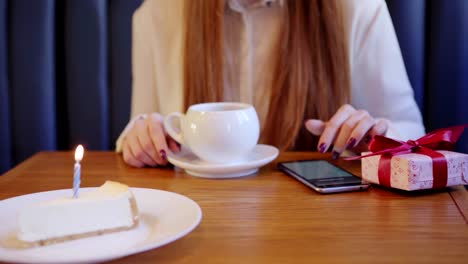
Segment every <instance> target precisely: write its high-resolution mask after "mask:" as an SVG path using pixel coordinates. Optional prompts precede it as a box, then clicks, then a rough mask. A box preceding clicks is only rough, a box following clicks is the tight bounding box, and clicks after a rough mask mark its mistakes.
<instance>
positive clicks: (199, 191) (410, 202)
mask: <svg viewBox="0 0 468 264" xmlns="http://www.w3.org/2000/svg"><path fill="white" fill-rule="evenodd" d="M329 158H330V156H329V155H324V154H318V153H312V152H310V153H301V152H296V153H282V154H281V155H280V157H279V158H278V159H277V160H276V161H275V162H273V163H271V164H270V165H268V166H266V167H264V168H262V169H261V170H260V171H259V173H257V174H256V175H252V176H248V177H242V178H236V179H222V180H220V179H202V178H196V177H192V176H189V175H187V174H185V173H184V172H183V171H181V170H178V169H174V168H170V167H167V168H144V169H135V168H130V167H128V166H127V165H125V163H124V162H123V160H122V158H121V156H120V155H118V154H115V153H112V152H91V151H87V152H86V153H85V157H84V160H83V162H82V185H81V186H82V187H94V186H99V185H101V184H102V183H103V182H104V181H105V180H115V181H119V182H122V183H126V184H128V185H130V186H132V187H144V188H155V189H161V190H167V191H171V192H176V193H180V194H182V195H186V196H188V197H189V198H191V199H193V200H194V201H196V202H197V203H198V204H199V205H200V207H201V208H202V211H203V219H202V222H201V224H200V225H199V226H198V227H197V228H196V229H195V230H194V231H192V232H191V233H190V234H188V235H187V236H185V237H183V238H181V239H179V240H177V241H175V242H173V243H170V244H168V245H166V246H163V247H161V248H157V249H154V250H151V251H148V252H145V253H141V254H137V255H133V256H129V257H126V258H122V259H119V260H116V261H114V262H113V263H467V261H468V225H467V222H466V212H467V209H468V208H467V206H468V194H467V191H466V190H465V189H464V188H451V189H450V188H449V189H447V190H444V191H419V192H405V191H397V190H392V189H386V188H382V187H379V186H372V187H371V188H370V189H369V190H368V191H364V192H353V193H340V194H328V195H323V194H318V193H316V192H314V191H313V190H311V189H309V188H308V187H306V186H304V185H303V184H301V183H300V182H298V181H296V180H295V179H293V178H291V177H289V176H287V175H285V174H283V173H282V172H280V171H278V170H277V169H276V162H278V161H287V160H305V159H329ZM336 164H338V165H339V166H341V167H344V168H346V169H349V170H351V171H352V172H354V173H356V174H358V175H360V162H359V161H353V162H350V161H343V160H340V161H338V162H336ZM72 176H73V153H72V152H42V153H38V154H36V155H35V156H33V157H32V158H30V159H28V160H26V161H25V162H23V163H21V164H20V165H18V166H17V167H15V168H14V169H12V170H10V171H9V172H7V173H6V174H4V175H3V176H1V177H0V200H1V199H6V198H10V197H14V196H18V195H22V194H29V193H34V192H41V191H49V190H55V189H64V188H71V185H72ZM0 213H1V212H0Z"/></svg>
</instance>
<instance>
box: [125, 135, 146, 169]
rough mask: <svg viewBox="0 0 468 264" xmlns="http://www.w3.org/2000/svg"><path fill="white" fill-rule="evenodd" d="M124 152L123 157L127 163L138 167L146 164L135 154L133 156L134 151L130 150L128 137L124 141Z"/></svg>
mask: <svg viewBox="0 0 468 264" xmlns="http://www.w3.org/2000/svg"><path fill="white" fill-rule="evenodd" d="M122 154H123V159H124V161H125V163H127V164H128V165H130V166H132V167H137V168H141V167H143V166H145V164H144V163H143V162H141V161H139V160H137V159H136V158H135V156H133V153H132V151H131V150H130V146H129V145H128V142H127V140H126V139H125V140H124V141H123V143H122Z"/></svg>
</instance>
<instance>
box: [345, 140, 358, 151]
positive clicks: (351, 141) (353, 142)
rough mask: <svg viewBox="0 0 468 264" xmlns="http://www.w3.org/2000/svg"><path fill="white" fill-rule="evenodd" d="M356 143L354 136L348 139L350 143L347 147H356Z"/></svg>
mask: <svg viewBox="0 0 468 264" xmlns="http://www.w3.org/2000/svg"><path fill="white" fill-rule="evenodd" d="M354 145H356V139H355V138H353V137H352V138H350V139H349V140H348V144H347V145H346V148H347V149H350V148H352V147H354Z"/></svg>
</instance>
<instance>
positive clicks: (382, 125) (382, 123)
mask: <svg viewBox="0 0 468 264" xmlns="http://www.w3.org/2000/svg"><path fill="white" fill-rule="evenodd" d="M387 130H388V120H387V119H384V118H379V119H377V121H376V123H375V125H374V126H373V127H372V129H371V130H370V131H369V133H368V134H367V136H366V138H365V139H364V141H365V142H366V143H367V144H369V143H370V141H371V140H372V138H373V137H374V136H375V135H385V134H386V133H387Z"/></svg>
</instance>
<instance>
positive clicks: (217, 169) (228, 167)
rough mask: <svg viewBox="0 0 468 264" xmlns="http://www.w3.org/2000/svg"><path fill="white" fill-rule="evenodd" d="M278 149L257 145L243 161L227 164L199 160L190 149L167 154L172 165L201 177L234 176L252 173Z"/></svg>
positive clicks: (273, 157) (270, 158)
mask: <svg viewBox="0 0 468 264" xmlns="http://www.w3.org/2000/svg"><path fill="white" fill-rule="evenodd" d="M278 153H279V151H278V149H277V148H275V147H273V146H269V145H261V144H260V145H257V146H255V148H254V149H253V150H252V152H251V153H249V155H248V156H247V157H246V159H245V161H242V162H236V163H229V164H212V163H208V162H205V161H202V160H200V159H199V158H198V157H197V156H195V154H193V153H192V152H191V151H189V150H186V149H183V150H182V151H181V152H180V153H177V154H172V153H170V154H169V155H168V160H169V162H170V163H172V164H173V165H174V166H177V167H179V168H181V169H184V170H185V172H187V173H188V174H190V175H193V176H197V177H203V178H235V177H242V176H247V175H251V174H254V173H256V172H257V171H258V169H259V168H260V167H262V166H264V165H266V164H268V163H270V162H271V161H272V160H274V159H275V158H276V157H277V156H278Z"/></svg>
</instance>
